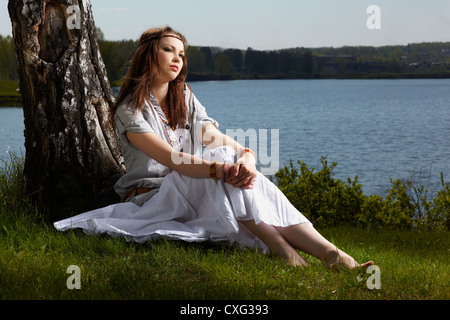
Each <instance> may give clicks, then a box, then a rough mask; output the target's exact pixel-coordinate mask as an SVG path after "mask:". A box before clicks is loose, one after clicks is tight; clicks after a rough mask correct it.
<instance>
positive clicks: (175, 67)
mask: <svg viewBox="0 0 450 320" xmlns="http://www.w3.org/2000/svg"><path fill="white" fill-rule="evenodd" d="M170 69H172V70H173V71H175V72H177V71H178V69H179V68H178V67H177V66H170Z"/></svg>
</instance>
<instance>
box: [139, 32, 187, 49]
mask: <svg viewBox="0 0 450 320" xmlns="http://www.w3.org/2000/svg"><path fill="white" fill-rule="evenodd" d="M159 38H175V39H178V40H180V41H181V42H183V44H184V41H183V39H181V38H180V37H179V36H176V35H174V34H165V35H162V36H152V37H150V38H148V39H145V40H143V41H141V42H140V43H139V45H140V46H142V45H143V44H145V43H147V42H150V41H151V40H153V39H159Z"/></svg>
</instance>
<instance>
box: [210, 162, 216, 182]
mask: <svg viewBox="0 0 450 320" xmlns="http://www.w3.org/2000/svg"><path fill="white" fill-rule="evenodd" d="M216 166H217V161H213V162H212V163H211V164H210V165H209V177H210V178H211V179H213V180H217V174H216Z"/></svg>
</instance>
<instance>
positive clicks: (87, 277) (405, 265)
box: [0, 157, 450, 300]
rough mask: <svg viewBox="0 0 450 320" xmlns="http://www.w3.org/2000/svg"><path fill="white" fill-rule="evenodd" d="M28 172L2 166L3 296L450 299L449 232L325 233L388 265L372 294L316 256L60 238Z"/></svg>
mask: <svg viewBox="0 0 450 320" xmlns="http://www.w3.org/2000/svg"><path fill="white" fill-rule="evenodd" d="M20 166H21V160H20V159H17V158H15V157H13V158H12V159H11V160H10V161H8V162H7V163H5V165H4V166H3V167H4V169H0V299H36V300H41V299H163V300H167V299H168V300H172V299H177V300H179V299H193V300H205V299H207V300H211V299H212V300H228V299H232V300H247V299H252V300H253V299H256V300H267V299H270V300H303V299H307V300H310V299H320V300H347V299H354V300H374V299H380V300H391V299H392V300H398V299H402V300H411V299H420V300H425V299H445V300H447V299H449V298H450V292H449V284H450V268H449V261H450V251H449V248H450V237H449V233H448V232H440V233H439V232H420V233H415V232H410V231H392V230H378V231H367V230H362V229H357V228H349V227H340V228H326V229H323V230H320V231H321V232H322V234H323V235H324V236H325V237H327V238H328V239H330V240H331V241H332V242H333V243H335V244H336V245H337V246H339V247H340V248H341V249H343V250H344V251H346V252H348V253H350V254H351V255H352V256H354V257H355V258H356V259H357V260H359V261H366V260H368V259H372V260H374V262H375V263H376V265H378V266H379V267H380V269H381V289H380V290H377V289H374V290H369V289H368V288H367V286H366V279H367V278H368V277H369V274H365V273H364V272H360V271H351V272H350V271H343V272H328V271H326V270H325V269H324V268H323V266H322V264H321V262H320V261H318V260H317V259H315V258H313V257H309V256H307V255H304V257H305V258H306V259H307V260H308V262H309V263H310V266H309V267H308V268H294V267H290V266H287V265H286V264H285V263H284V262H282V261H280V260H278V259H276V258H274V257H272V256H271V255H262V254H259V253H257V252H255V251H253V250H248V249H242V248H235V247H229V246H227V245H224V244H221V245H215V244H209V243H200V244H196V243H193V244H191V243H185V242H179V241H169V240H158V241H154V242H148V243H145V244H137V243H134V242H130V243H129V242H126V241H125V240H123V239H114V238H111V237H108V236H88V235H85V234H83V233H81V232H80V231H69V232H64V233H62V232H58V231H57V230H55V229H54V228H53V226H52V225H51V224H49V223H47V222H45V221H44V220H43V219H42V217H41V214H40V213H39V212H37V210H36V209H35V208H34V206H33V205H32V204H31V203H30V202H29V201H27V200H26V198H25V197H24V193H23V177H22V176H21V172H20ZM0 167H1V166H0ZM70 265H77V266H79V268H80V270H81V272H80V279H81V289H79V290H77V289H74V290H69V289H68V288H67V286H66V281H67V279H68V277H69V276H70V275H71V274H68V273H67V272H66V271H67V268H68V267H69V266H70ZM358 276H359V277H360V278H361V276H362V278H363V280H362V281H358ZM360 278H359V279H360Z"/></svg>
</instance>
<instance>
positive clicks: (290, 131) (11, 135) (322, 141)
mask: <svg viewBox="0 0 450 320" xmlns="http://www.w3.org/2000/svg"><path fill="white" fill-rule="evenodd" d="M191 87H192V89H193V91H194V93H195V94H196V96H197V98H198V99H199V100H200V102H201V103H202V104H203V105H204V106H205V107H206V109H207V112H208V114H209V115H210V116H211V117H214V118H216V119H217V120H218V121H219V123H220V128H221V130H222V131H223V132H225V131H227V130H228V131H229V132H230V130H231V132H232V131H234V132H238V129H242V132H244V133H246V134H250V133H256V134H257V138H258V142H259V143H261V146H264V145H267V148H268V153H267V154H268V155H270V156H269V158H270V159H272V160H273V161H272V164H273V163H275V161H274V160H275V157H277V158H278V160H279V164H278V165H277V168H278V167H279V168H282V167H284V166H285V165H288V164H289V161H290V160H293V162H294V164H296V161H297V160H301V161H304V162H305V163H306V164H307V165H308V166H309V167H310V168H318V169H319V168H320V167H321V164H320V158H321V156H327V157H328V162H329V163H331V162H333V161H336V162H337V164H338V165H337V167H336V168H335V170H334V173H335V177H336V178H339V179H343V180H346V178H347V177H351V178H354V177H355V176H356V175H358V176H359V182H360V183H361V184H362V185H363V189H364V192H365V193H366V194H372V193H373V194H383V193H384V191H385V189H386V188H388V187H389V186H390V185H389V178H391V177H392V178H394V179H397V178H414V179H418V178H420V183H422V184H424V185H425V186H430V188H431V189H433V188H438V187H439V186H440V172H443V173H444V178H445V180H446V181H450V108H449V104H450V80H249V81H212V82H193V83H191ZM23 129H24V125H23V113H22V110H21V109H17V108H0V158H3V159H5V158H7V157H8V156H7V153H8V152H11V151H14V152H16V153H17V152H18V151H20V150H22V151H23V152H24V147H23V141H24V138H23ZM263 129H267V133H268V134H267V138H268V142H267V143H265V142H264V141H263V140H261V139H263V138H264V137H265V136H266V134H265V131H263ZM276 132H278V133H279V140H278V141H277V143H278V146H279V153H278V154H276V148H275V147H272V145H271V144H270V142H271V139H272V138H274V137H275V138H276V135H275V133H276ZM271 133H273V134H271ZM247 140H248V141H250V140H251V139H247ZM275 145H276V144H275ZM257 149H258V150H256V151H257V152H258V151H259V153H260V156H263V155H264V154H266V153H265V151H264V150H262V149H261V150H260V148H259V146H258V147H257ZM296 167H297V168H298V165H296Z"/></svg>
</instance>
